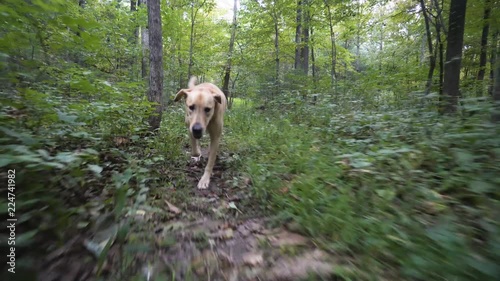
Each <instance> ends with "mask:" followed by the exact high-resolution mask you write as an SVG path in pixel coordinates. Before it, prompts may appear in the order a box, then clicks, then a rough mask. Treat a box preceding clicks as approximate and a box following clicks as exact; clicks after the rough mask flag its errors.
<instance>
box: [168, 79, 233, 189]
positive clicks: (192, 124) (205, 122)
mask: <svg viewBox="0 0 500 281" xmlns="http://www.w3.org/2000/svg"><path fill="white" fill-rule="evenodd" d="M195 84H196V77H191V79H190V80H189V83H188V89H182V90H180V91H179V92H178V93H177V95H176V96H175V99H174V101H178V100H180V99H181V98H185V99H186V125H187V126H188V128H189V135H190V137H191V156H192V158H193V159H195V160H196V161H199V160H200V158H201V149H200V141H199V139H201V137H202V136H203V134H204V133H206V132H208V134H209V135H210V147H209V155H208V163H207V166H206V167H205V173H204V174H203V176H202V177H201V179H200V181H199V182H198V188H199V189H205V188H207V187H208V185H209V184H210V177H211V176H212V169H213V168H214V163H215V158H216V157H217V151H218V149H219V142H220V139H221V136H222V126H223V125H224V112H225V111H226V105H227V100H226V96H225V95H224V93H222V91H221V90H220V89H219V88H218V87H217V86H215V85H214V84H212V83H201V84H199V85H195Z"/></svg>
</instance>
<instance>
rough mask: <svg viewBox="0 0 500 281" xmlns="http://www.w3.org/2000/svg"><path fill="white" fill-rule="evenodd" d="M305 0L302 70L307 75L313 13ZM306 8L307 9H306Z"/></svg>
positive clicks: (301, 55) (301, 54) (303, 10)
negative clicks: (311, 13)
mask: <svg viewBox="0 0 500 281" xmlns="http://www.w3.org/2000/svg"><path fill="white" fill-rule="evenodd" d="M303 1H304V7H303V9H302V21H303V22H302V26H303V27H302V32H303V34H302V42H303V44H302V48H301V53H300V57H301V62H302V65H301V69H302V72H303V73H304V74H305V75H307V73H308V72H309V38H310V33H309V32H310V26H309V25H310V21H311V15H310V12H309V3H308V2H307V0H303ZM304 8H305V9H304Z"/></svg>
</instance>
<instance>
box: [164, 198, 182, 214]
mask: <svg viewBox="0 0 500 281" xmlns="http://www.w3.org/2000/svg"><path fill="white" fill-rule="evenodd" d="M165 203H166V204H167V206H168V211H169V212H171V213H174V214H176V215H178V214H180V213H182V211H181V210H180V209H179V208H177V207H176V206H175V205H173V204H172V203H170V202H168V201H167V200H165Z"/></svg>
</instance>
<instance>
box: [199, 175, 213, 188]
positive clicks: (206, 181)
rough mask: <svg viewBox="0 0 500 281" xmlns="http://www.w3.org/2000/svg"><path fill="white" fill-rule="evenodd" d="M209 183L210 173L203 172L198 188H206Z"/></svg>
mask: <svg viewBox="0 0 500 281" xmlns="http://www.w3.org/2000/svg"><path fill="white" fill-rule="evenodd" d="M209 184H210V175H206V174H204V175H203V177H201V179H200V181H199V182H198V189H207V188H208V185H209Z"/></svg>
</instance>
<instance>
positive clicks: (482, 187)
mask: <svg viewBox="0 0 500 281" xmlns="http://www.w3.org/2000/svg"><path fill="white" fill-rule="evenodd" d="M469 188H470V190H471V191H472V192H475V193H479V194H482V193H488V192H491V191H494V190H495V189H496V188H495V185H493V184H492V183H489V182H485V181H482V180H473V181H471V182H470V183H469Z"/></svg>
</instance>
